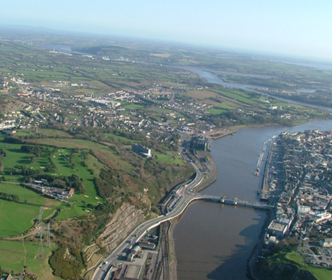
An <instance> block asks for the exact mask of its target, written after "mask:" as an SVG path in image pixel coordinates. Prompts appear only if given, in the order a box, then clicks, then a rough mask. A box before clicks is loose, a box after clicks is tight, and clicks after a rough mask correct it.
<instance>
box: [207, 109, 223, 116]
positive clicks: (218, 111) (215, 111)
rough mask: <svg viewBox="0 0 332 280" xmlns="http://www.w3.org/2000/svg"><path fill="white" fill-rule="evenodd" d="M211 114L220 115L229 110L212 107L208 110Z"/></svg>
mask: <svg viewBox="0 0 332 280" xmlns="http://www.w3.org/2000/svg"><path fill="white" fill-rule="evenodd" d="M207 111H208V112H209V113H210V114H212V115H220V114H222V113H225V112H227V111H226V110H222V109H216V108H211V109H209V110H207Z"/></svg>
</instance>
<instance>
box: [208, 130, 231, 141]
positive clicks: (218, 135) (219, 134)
mask: <svg viewBox="0 0 332 280" xmlns="http://www.w3.org/2000/svg"><path fill="white" fill-rule="evenodd" d="M235 133H236V130H229V129H218V130H213V131H210V132H207V133H206V137H208V138H210V139H211V140H216V139H219V138H222V137H225V136H228V135H234V134H235Z"/></svg>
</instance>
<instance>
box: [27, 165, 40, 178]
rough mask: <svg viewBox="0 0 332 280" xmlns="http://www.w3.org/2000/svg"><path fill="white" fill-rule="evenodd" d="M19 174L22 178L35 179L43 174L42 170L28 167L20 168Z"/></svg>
mask: <svg viewBox="0 0 332 280" xmlns="http://www.w3.org/2000/svg"><path fill="white" fill-rule="evenodd" d="M21 173H22V175H23V176H27V177H37V176H40V175H42V174H43V173H44V172H43V170H42V169H40V168H36V169H31V168H30V167H27V166H23V165H22V166H21Z"/></svg>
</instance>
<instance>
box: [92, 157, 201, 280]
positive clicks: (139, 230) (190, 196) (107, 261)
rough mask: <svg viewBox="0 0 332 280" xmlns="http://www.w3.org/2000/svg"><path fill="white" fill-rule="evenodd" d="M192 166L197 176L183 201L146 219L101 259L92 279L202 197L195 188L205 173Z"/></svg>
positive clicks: (102, 276)
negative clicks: (146, 236) (152, 231)
mask: <svg viewBox="0 0 332 280" xmlns="http://www.w3.org/2000/svg"><path fill="white" fill-rule="evenodd" d="M190 164H191V165H192V167H193V168H194V169H195V171H196V176H195V178H194V179H193V181H191V182H190V183H189V184H188V185H187V186H186V190H185V192H184V193H183V198H182V199H181V201H180V202H179V203H178V204H177V205H176V206H175V207H174V209H173V210H172V211H171V212H169V213H167V214H166V215H161V216H159V217H157V218H154V219H152V220H148V221H145V222H144V223H142V224H140V225H139V226H137V227H136V228H135V229H134V230H133V231H132V232H131V233H130V234H129V235H128V236H127V238H125V239H124V240H123V241H122V242H121V244H120V245H119V246H118V247H117V248H116V249H115V250H113V252H112V253H111V254H110V255H108V256H107V257H106V258H104V259H103V260H102V261H101V264H100V265H98V267H97V268H96V270H95V272H94V274H93V277H92V280H102V279H105V277H106V275H107V273H108V271H109V270H110V269H111V268H112V267H114V266H115V267H116V266H117V265H119V264H120V263H121V262H122V261H121V260H118V256H119V255H120V254H121V253H122V252H123V251H124V250H126V249H128V248H129V246H130V245H133V244H134V243H136V242H138V241H139V240H140V239H141V238H142V237H143V236H144V235H145V234H146V233H147V232H148V231H149V230H150V229H152V228H155V227H157V226H159V225H160V224H161V223H163V222H165V221H169V220H171V219H174V218H175V217H177V216H179V215H181V214H182V213H183V211H184V210H185V209H186V208H187V207H188V205H189V204H190V203H191V202H192V201H194V200H198V199H202V195H200V194H198V193H196V192H195V188H196V187H197V186H198V185H200V184H201V183H202V181H203V178H204V177H203V176H204V174H203V173H202V172H201V171H200V170H199V168H198V167H197V166H196V165H195V164H194V163H192V162H190Z"/></svg>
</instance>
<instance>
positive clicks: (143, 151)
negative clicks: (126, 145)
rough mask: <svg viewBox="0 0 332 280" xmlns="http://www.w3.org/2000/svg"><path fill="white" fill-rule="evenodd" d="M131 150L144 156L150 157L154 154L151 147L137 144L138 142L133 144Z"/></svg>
mask: <svg viewBox="0 0 332 280" xmlns="http://www.w3.org/2000/svg"><path fill="white" fill-rule="evenodd" d="M131 151H132V152H134V153H136V154H138V155H140V156H142V157H146V158H149V157H151V156H152V154H151V149H149V148H147V147H144V146H143V145H139V144H136V143H134V144H133V145H132V146H131Z"/></svg>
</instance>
